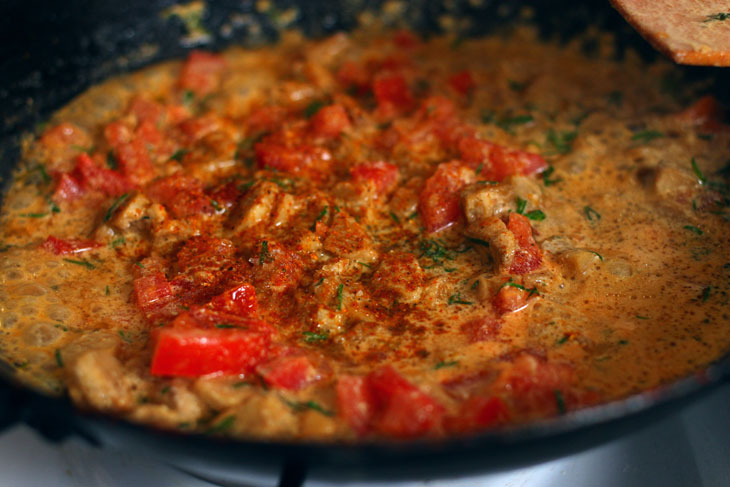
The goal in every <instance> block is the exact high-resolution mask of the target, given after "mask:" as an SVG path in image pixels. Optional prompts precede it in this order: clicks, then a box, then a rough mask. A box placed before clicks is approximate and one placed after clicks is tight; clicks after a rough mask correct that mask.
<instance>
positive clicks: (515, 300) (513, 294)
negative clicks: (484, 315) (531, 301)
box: [492, 286, 529, 314]
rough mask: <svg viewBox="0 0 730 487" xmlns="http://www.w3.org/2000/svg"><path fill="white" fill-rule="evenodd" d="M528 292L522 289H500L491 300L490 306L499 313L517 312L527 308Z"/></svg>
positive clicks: (506, 287) (510, 287)
mask: <svg viewBox="0 0 730 487" xmlns="http://www.w3.org/2000/svg"><path fill="white" fill-rule="evenodd" d="M528 294H529V293H528V292H527V291H524V290H522V289H519V288H516V287H512V286H504V287H503V288H502V289H500V290H499V291H498V292H497V294H496V295H495V296H494V299H493V300H492V304H494V307H495V308H496V309H497V311H498V312H499V313H502V314H504V313H509V312H512V311H519V310H521V309H522V308H524V307H525V306H527V296H528Z"/></svg>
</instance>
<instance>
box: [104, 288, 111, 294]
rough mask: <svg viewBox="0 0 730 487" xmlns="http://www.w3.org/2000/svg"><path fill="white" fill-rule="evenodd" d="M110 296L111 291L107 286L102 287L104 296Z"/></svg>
mask: <svg viewBox="0 0 730 487" xmlns="http://www.w3.org/2000/svg"><path fill="white" fill-rule="evenodd" d="M110 294H111V290H110V289H109V286H105V287H104V295H105V296H109V295H110Z"/></svg>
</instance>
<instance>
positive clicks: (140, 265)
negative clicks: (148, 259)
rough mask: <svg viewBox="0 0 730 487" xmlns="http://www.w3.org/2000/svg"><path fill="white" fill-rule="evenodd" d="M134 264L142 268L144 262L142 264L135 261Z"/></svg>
mask: <svg viewBox="0 0 730 487" xmlns="http://www.w3.org/2000/svg"><path fill="white" fill-rule="evenodd" d="M134 265H136V266H137V267H139V268H140V269H144V264H142V263H141V262H135V263H134Z"/></svg>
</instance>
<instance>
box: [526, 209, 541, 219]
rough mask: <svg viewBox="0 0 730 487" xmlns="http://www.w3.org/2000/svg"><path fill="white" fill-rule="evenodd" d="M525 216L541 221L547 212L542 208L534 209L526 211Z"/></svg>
mask: <svg viewBox="0 0 730 487" xmlns="http://www.w3.org/2000/svg"><path fill="white" fill-rule="evenodd" d="M525 216H526V217H527V218H529V219H530V220H534V221H536V222H541V221H543V220H544V219H545V213H544V212H543V211H542V210H532V211H528V212H527V213H525Z"/></svg>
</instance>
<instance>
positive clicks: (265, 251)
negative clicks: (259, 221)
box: [259, 240, 269, 265]
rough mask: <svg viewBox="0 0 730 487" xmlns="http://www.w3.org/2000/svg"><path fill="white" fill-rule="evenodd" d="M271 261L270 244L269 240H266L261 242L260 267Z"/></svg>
mask: <svg viewBox="0 0 730 487" xmlns="http://www.w3.org/2000/svg"><path fill="white" fill-rule="evenodd" d="M268 259H269V242H268V240H264V241H263V242H261V253H260V254H259V265H264V263H265V262H266V261H267V260H268Z"/></svg>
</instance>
